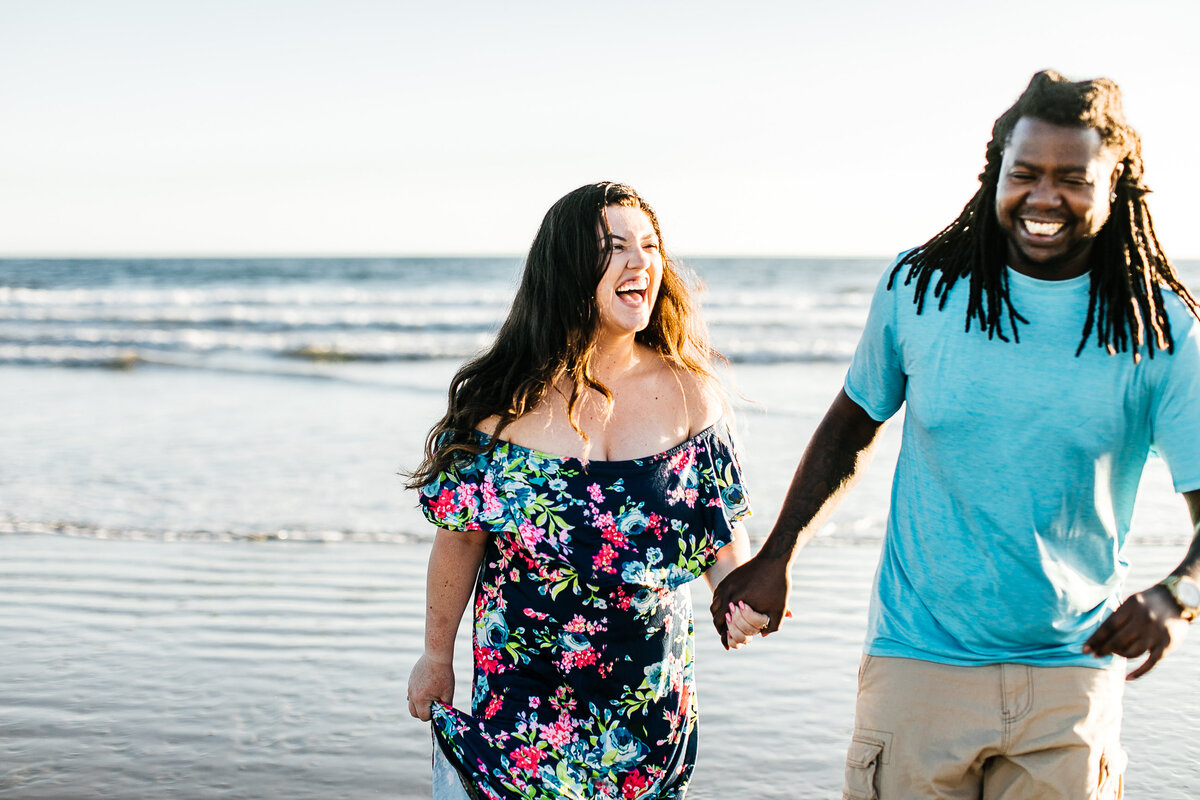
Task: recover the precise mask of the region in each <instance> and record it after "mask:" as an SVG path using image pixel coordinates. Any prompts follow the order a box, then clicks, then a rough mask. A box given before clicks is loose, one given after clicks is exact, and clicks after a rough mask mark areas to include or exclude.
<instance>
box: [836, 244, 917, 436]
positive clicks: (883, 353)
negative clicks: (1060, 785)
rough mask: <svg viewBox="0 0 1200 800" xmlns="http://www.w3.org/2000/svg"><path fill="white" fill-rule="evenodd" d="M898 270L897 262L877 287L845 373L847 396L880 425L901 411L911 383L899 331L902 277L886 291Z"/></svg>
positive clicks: (893, 263)
mask: <svg viewBox="0 0 1200 800" xmlns="http://www.w3.org/2000/svg"><path fill="white" fill-rule="evenodd" d="M895 268H896V262H892V264H891V266H889V267H888V269H887V271H886V272H885V273H884V274H883V277H882V278H881V279H880V281H879V284H878V285H877V286H876V287H875V296H874V297H872V298H871V310H870V312H869V313H868V314H867V324H866V326H865V327H864V328H863V333H862V338H860V339H859V340H858V347H857V348H856V349H855V351H854V359H853V360H852V361H851V362H850V369H849V371H847V373H846V383H845V390H846V395H847V396H848V397H849V398H850V399H851V400H853V401H854V402H855V403H858V405H860V406H861V407H862V409H863V410H864V411H866V412H867V414H868V415H870V417H871V418H872V419H874V420H876V421H878V422H883V421H884V420H886V419H888V418H890V417H891V416H892V415H893V414H895V413H896V412H897V411H899V410H900V406H902V405H903V404H904V391H905V388H906V386H907V383H908V377H907V376H906V375H905V373H904V369H903V362H902V361H901V358H900V348H899V339H898V336H897V331H896V303H897V296H898V295H900V294H901V293H902V292H903V291H904V286H903V277H902V276H901V275H899V274H898V275H897V276H896V283H897V285H896V286H895V287H893V288H892V290H891V291H889V290H888V288H887V287H888V280H889V278H890V277H891V274H892V270H893V269H895Z"/></svg>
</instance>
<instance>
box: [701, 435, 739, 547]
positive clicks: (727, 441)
mask: <svg viewBox="0 0 1200 800" xmlns="http://www.w3.org/2000/svg"><path fill="white" fill-rule="evenodd" d="M700 460H701V469H700V474H701V480H700V484H701V486H700V490H701V494H702V496H703V497H704V503H705V505H706V506H708V507H709V508H711V509H712V510H713V511H714V512H715V513H714V514H713V515H712V519H711V521H710V523H709V524H710V525H711V526H712V529H713V539H714V540H715V541H716V543H717V545H718V546H723V545H726V544H729V542H731V541H733V526H734V524H735V523H736V522H737V521H738V520H740V519H742V518H743V517H748V516H750V514H751V509H750V498H749V494H748V493H747V491H746V485H745V481H744V479H743V477H742V465H741V463H739V461H738V457H737V448H736V447H735V446H734V442H733V433H732V431H731V430H730V429H729V426H728V424H727V423H725V422H720V423H718V424H717V425H716V426H715V427H714V428H713V430H712V433H711V434H710V435H709V436H707V437H706V439H705V442H704V455H703V457H701V459H700Z"/></svg>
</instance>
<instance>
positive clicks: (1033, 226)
mask: <svg viewBox="0 0 1200 800" xmlns="http://www.w3.org/2000/svg"><path fill="white" fill-rule="evenodd" d="M1022 222H1024V223H1025V230H1027V231H1029V232H1030V233H1032V234H1033V235H1034V236H1053V235H1054V234H1056V233H1058V232H1059V231H1060V230H1062V227H1063V225H1064V224H1065V223H1062V222H1034V221H1033V220H1031V219H1026V220H1022Z"/></svg>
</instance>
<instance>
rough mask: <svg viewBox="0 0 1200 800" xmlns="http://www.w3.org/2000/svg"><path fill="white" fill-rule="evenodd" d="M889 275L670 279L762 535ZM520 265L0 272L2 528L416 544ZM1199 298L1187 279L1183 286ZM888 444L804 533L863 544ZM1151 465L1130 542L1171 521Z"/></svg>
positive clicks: (852, 263)
mask: <svg viewBox="0 0 1200 800" xmlns="http://www.w3.org/2000/svg"><path fill="white" fill-rule="evenodd" d="M887 264H888V259H886V258H874V259H872V258H865V259H695V260H690V261H686V262H685V266H686V267H687V268H688V269H689V270H690V271H691V273H692V276H693V280H694V282H695V283H696V284H697V285H698V286H699V287H701V291H700V293H699V297H700V298H701V303H702V308H703V312H704V315H705V318H706V319H707V321H708V324H709V327H710V332H711V336H712V339H713V342H714V343H715V345H716V346H717V348H718V349H719V350H720V351H721V352H723V353H724V354H725V355H726V356H727V357H728V358H729V360H730V362H731V363H730V369H729V370H727V372H726V374H727V377H728V379H729V382H730V384H731V388H732V389H734V390H735V396H734V401H735V402H734V406H735V413H736V421H737V424H738V428H739V431H740V441H741V447H742V450H743V462H744V464H745V466H746V470H747V477H748V480H749V485H750V488H751V490H752V491H753V492H754V496H753V500H754V503H755V508H756V511H757V518H758V519H757V524H758V525H761V526H762V528H761V529H759V528H757V527H752V535H760V534H761V535H765V533H766V528H767V527H768V525H769V522H770V519H771V517H772V516H773V514H774V512H775V510H776V509H777V508H778V505H779V503H780V502H781V499H782V494H783V491H784V489H785V488H786V485H787V482H788V480H789V479H790V476H791V472H792V469H793V468H794V465H795V463H796V460H797V458H798V457H799V454H800V452H801V451H802V449H803V447H804V444H805V442H806V441H807V438H808V436H809V434H810V433H811V431H812V430H813V428H815V426H816V424H817V422H818V421H819V420H820V417H821V415H822V414H823V412H824V409H825V408H826V406H827V405H828V403H829V402H830V400H832V398H833V396H834V395H835V394H836V392H837V391H838V388H839V387H840V384H841V380H842V377H843V376H844V373H845V368H846V365H847V364H848V361H849V358H850V356H851V355H852V353H853V350H854V346H855V343H856V341H857V338H858V335H859V333H860V331H861V328H862V324H863V321H864V320H865V317H866V313H867V306H868V303H869V299H870V296H871V292H872V290H873V288H874V286H875V283H876V281H877V280H878V277H879V276H880V275H881V274H882V271H883V270H884V269H885V268H886V266H887ZM520 267H521V263H520V259H517V258H471V259H451V258H439V259H428V258H405V259H261V260H246V259H241V260H238V259H215V260H180V259H175V260H169V259H149V260H59V261H46V260H0V386H3V387H4V389H6V391H3V392H0V452H3V453H4V454H5V456H6V457H5V458H3V459H0V526H3V528H0V529H3V530H10V531H47V530H49V531H62V532H68V533H72V534H77V535H83V536H105V537H109V538H114V537H123V538H129V537H141V538H171V539H179V538H189V539H205V538H222V537H225V538H230V537H232V538H291V539H302V540H305V539H313V540H322V541H327V540H345V539H351V540H363V539H367V540H405V539H412V538H414V537H417V538H422V537H427V536H428V535H429V528H428V526H427V525H426V524H425V523H424V521H423V520H422V519H421V518H420V517H419V515H417V514H416V512H415V510H414V507H413V503H414V500H413V498H412V496H411V495H406V494H405V493H404V492H403V491H402V490H401V488H400V479H399V477H398V475H397V473H398V472H399V471H401V470H403V469H405V468H411V467H412V466H413V465H414V464H415V460H416V459H417V458H418V454H419V452H420V449H421V446H422V444H423V441H424V436H425V434H426V432H427V431H428V429H429V427H430V425H432V423H433V422H434V421H436V419H437V418H438V417H439V416H440V414H441V413H442V411H443V410H444V403H445V390H446V386H447V384H448V382H449V379H450V376H451V375H452V374H453V372H454V370H455V368H456V367H457V366H458V364H459V363H461V361H462V360H463V359H464V358H466V357H468V356H470V355H471V354H473V353H475V352H477V351H478V350H479V349H480V348H482V347H484V346H485V345H486V344H487V343H488V342H489V341H490V338H491V336H492V335H493V334H494V332H495V330H496V329H497V328H498V326H499V324H500V323H501V321H502V320H503V318H504V315H505V313H506V311H507V308H508V305H509V303H510V301H511V298H512V295H513V292H514V290H515V287H516V283H517V279H518V276H519V271H520ZM1182 269H1183V271H1184V272H1185V275H1186V276H1188V277H1189V278H1190V279H1191V280H1192V283H1193V284H1194V285H1200V281H1198V280H1197V279H1198V278H1200V264H1194V263H1189V264H1185V265H1183V267H1182ZM898 428H899V426H898V425H897V424H895V423H893V424H892V425H891V426H890V430H889V431H888V433H887V434H885V436H884V439H883V442H882V444H881V447H880V448H879V453H878V455H877V461H878V462H880V463H877V464H876V465H875V466H874V467H873V468H872V469H871V470H870V471H868V473H867V477H866V479H865V480H864V483H863V487H862V488H860V489H859V490H857V493H856V496H855V498H853V502H850V503H847V504H846V506H845V507H844V508H843V509H842V510H841V511H840V512H839V514H838V515H837V516H835V517H834V518H833V520H831V523H830V525H829V526H828V527H827V530H826V531H825V532H824V533H825V534H826V535H828V536H831V537H836V538H839V539H842V540H846V539H851V540H853V539H861V538H867V539H871V538H874V537H878V535H879V532H880V529H881V526H882V523H883V520H884V517H885V515H886V503H887V497H888V487H889V486H890V479H891V469H892V463H893V462H894V456H895V449H896V446H897V433H896V430H898ZM1160 471H1161V470H1159V468H1158V467H1157V466H1156V465H1154V464H1151V467H1150V469H1149V472H1148V475H1147V479H1146V480H1145V481H1144V483H1145V486H1146V489H1145V491H1146V494H1147V500H1146V502H1144V503H1143V504H1142V507H1143V509H1144V511H1142V512H1141V514H1140V516H1139V520H1143V519H1144V520H1146V524H1145V525H1144V526H1141V527H1142V528H1143V530H1140V531H1139V532H1140V533H1141V534H1143V535H1147V536H1153V537H1164V536H1166V537H1168V538H1177V537H1178V536H1182V535H1184V534H1185V533H1186V529H1185V530H1184V533H1183V534H1176V533H1174V532H1172V530H1170V529H1171V528H1172V527H1173V525H1174V523H1173V522H1170V520H1174V519H1176V518H1177V512H1178V508H1177V506H1178V501H1177V500H1176V499H1174V498H1173V497H1171V495H1170V492H1169V490H1166V491H1164V490H1163V489H1162V484H1163V483H1164V481H1163V479H1162V478H1161V476H1159V475H1158V472H1160Z"/></svg>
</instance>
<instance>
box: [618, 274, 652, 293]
mask: <svg viewBox="0 0 1200 800" xmlns="http://www.w3.org/2000/svg"><path fill="white" fill-rule="evenodd" d="M649 285H650V280H649V279H648V278H646V277H645V276H642V277H641V278H630V279H629V280H627V281H625V282H624V283H622V284H621V285H620V286H618V287H617V291H618V292H642V291H645V290H646V288H647V287H648V286H649Z"/></svg>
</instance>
